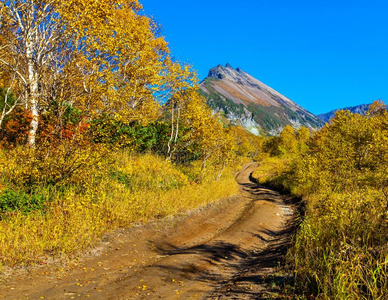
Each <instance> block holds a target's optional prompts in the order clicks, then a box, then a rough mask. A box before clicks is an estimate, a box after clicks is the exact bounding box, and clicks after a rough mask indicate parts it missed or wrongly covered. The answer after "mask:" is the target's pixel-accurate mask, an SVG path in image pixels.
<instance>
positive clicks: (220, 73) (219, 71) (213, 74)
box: [208, 63, 245, 81]
mask: <svg viewBox="0 0 388 300" xmlns="http://www.w3.org/2000/svg"><path fill="white" fill-rule="evenodd" d="M244 73H245V72H244V71H243V70H241V69H240V68H237V69H234V68H233V67H232V66H231V64H229V63H227V64H226V65H225V67H223V66H222V65H218V66H216V67H214V68H211V69H210V70H209V74H208V77H209V78H214V79H228V80H231V81H241V80H242V76H244Z"/></svg>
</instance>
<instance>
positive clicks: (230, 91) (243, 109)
mask: <svg viewBox="0 0 388 300" xmlns="http://www.w3.org/2000/svg"><path fill="white" fill-rule="evenodd" d="M200 87H201V89H202V92H203V93H204V94H205V95H206V96H207V98H208V103H209V105H210V106H211V107H212V108H213V109H214V110H216V111H219V110H222V111H223V112H224V115H225V116H226V118H228V119H229V120H230V121H231V122H235V123H237V124H240V125H242V126H244V127H245V128H247V129H249V130H251V131H252V130H253V131H255V130H256V131H257V128H261V129H262V130H264V131H266V132H268V133H270V134H277V133H279V132H280V131H281V130H282V129H283V128H284V126H286V125H292V126H293V127H294V128H299V127H300V126H307V127H309V128H312V129H313V128H318V127H320V126H322V124H323V122H322V121H321V120H320V119H318V118H317V117H316V116H314V115H313V114H311V113H310V112H308V111H307V110H305V109H304V108H302V107H301V106H299V105H298V104H296V103H295V102H293V101H292V100H290V99H288V98H287V97H285V96H284V95H282V94H280V93H279V92H277V91H276V90H274V89H272V88H271V87H269V86H268V85H266V84H264V83H263V82H261V81H259V80H258V79H256V78H254V77H253V76H252V75H250V74H248V73H247V72H245V71H243V70H242V69H240V68H236V69H234V68H233V67H232V66H231V65H230V64H229V63H227V64H226V65H225V67H224V66H222V65H218V66H216V67H214V68H211V69H210V71H209V75H208V78H207V79H205V80H203V81H202V83H201V86H200ZM252 128H253V129H252ZM255 128H256V129H255Z"/></svg>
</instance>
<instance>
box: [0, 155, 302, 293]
mask: <svg viewBox="0 0 388 300" xmlns="http://www.w3.org/2000/svg"><path fill="white" fill-rule="evenodd" d="M257 166H258V165H257V164H255V163H251V164H248V165H246V166H245V167H244V168H243V169H242V170H241V171H240V172H239V173H238V174H237V175H236V181H237V182H238V184H239V185H240V186H241V192H240V194H239V195H236V196H234V197H231V198H228V199H224V200H221V201H220V202H219V203H217V204H215V205H210V206H207V207H205V208H202V209H199V210H196V211H193V212H191V213H188V214H186V215H184V216H178V217H174V218H167V219H164V220H160V221H155V222H151V223H148V224H146V225H139V226H135V227H132V228H130V229H121V230H118V231H116V232H114V233H111V234H110V235H108V236H106V238H105V239H104V241H103V242H101V243H100V244H99V245H97V246H96V247H95V248H94V249H93V251H91V252H90V253H89V254H88V255H86V256H84V257H83V258H82V259H80V260H79V261H78V262H77V263H73V264H71V265H66V266H63V265H62V267H60V266H55V265H51V266H45V267H41V268H37V269H34V270H29V271H28V272H25V273H22V272H15V273H14V274H11V275H9V276H7V277H4V276H3V278H2V280H1V281H2V282H1V283H0V299H85V298H89V299H267V298H271V297H280V296H281V292H282V291H281V289H282V286H283V285H284V284H285V283H287V282H288V281H289V280H290V276H288V275H287V274H286V273H284V271H283V266H284V256H285V253H286V251H287V247H288V246H289V244H290V236H291V232H292V230H293V219H294V213H295V206H294V204H293V203H294V199H292V198H291V197H289V196H285V195H282V194H280V193H279V192H277V191H274V190H272V189H268V188H264V187H261V186H259V185H258V184H257V182H256V181H255V179H254V178H253V177H252V173H253V171H254V170H255V168H257Z"/></svg>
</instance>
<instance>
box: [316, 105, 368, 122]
mask: <svg viewBox="0 0 388 300" xmlns="http://www.w3.org/2000/svg"><path fill="white" fill-rule="evenodd" d="M371 104H372V103H369V104H360V105H356V106H349V107H344V108H337V109H334V110H331V111H329V112H327V113H323V114H318V115H317V117H318V118H320V119H321V120H323V121H324V122H326V123H327V122H329V121H330V120H331V119H333V118H334V116H335V114H336V112H337V111H339V110H349V111H350V112H351V113H356V114H360V115H364V114H365V112H366V111H367V110H368V109H369V107H370V105H371Z"/></svg>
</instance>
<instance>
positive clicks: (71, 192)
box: [0, 153, 238, 266]
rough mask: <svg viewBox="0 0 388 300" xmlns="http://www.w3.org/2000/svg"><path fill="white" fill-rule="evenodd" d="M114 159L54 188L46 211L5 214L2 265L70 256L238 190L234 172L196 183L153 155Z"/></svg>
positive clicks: (0, 251)
mask: <svg viewBox="0 0 388 300" xmlns="http://www.w3.org/2000/svg"><path fill="white" fill-rule="evenodd" d="M112 161H113V162H114V163H113V164H112V165H108V164H106V165H105V166H103V167H102V168H101V169H100V171H98V172H97V171H96V172H95V174H92V176H94V177H93V178H91V179H90V181H89V184H88V185H87V186H83V187H82V188H81V189H80V187H78V186H75V185H67V186H66V187H65V188H64V187H61V188H52V189H51V190H50V191H49V192H47V193H49V196H47V199H48V198H49V199H50V202H49V205H48V206H47V207H46V208H45V209H44V210H35V211H32V212H29V213H27V214H26V213H23V212H18V211H13V212H10V213H7V214H5V216H3V218H2V219H1V220H0V264H1V265H3V266H7V265H8V266H11V265H15V264H17V265H25V264H35V263H40V262H42V261H45V260H46V259H47V258H48V257H50V256H54V255H55V256H58V255H61V254H64V255H65V256H67V255H71V254H73V253H77V252H79V251H83V250H85V249H86V248H87V247H89V246H90V245H92V244H93V243H95V242H96V241H97V240H98V238H100V237H101V236H102V235H103V234H104V233H106V232H108V231H110V230H114V229H116V228H119V227H124V226H126V227H127V226H131V224H134V223H139V222H147V221H149V220H152V219H155V218H161V217H164V216H168V215H174V214H177V213H180V212H184V211H187V210H191V209H194V208H196V207H200V206H202V205H206V204H208V203H211V202H214V201H217V200H219V199H221V198H224V197H228V196H231V195H233V194H236V193H237V190H238V187H237V184H236V183H235V181H234V177H233V176H232V174H231V170H226V171H225V172H224V176H223V177H222V178H221V179H220V180H219V181H206V182H204V183H199V184H197V183H194V182H193V181H191V180H189V178H188V176H187V175H185V174H184V173H183V172H182V171H180V170H179V169H178V168H177V167H175V166H173V165H172V164H171V163H170V162H168V161H165V160H163V159H161V158H159V157H156V156H153V155H143V156H139V155H131V154H130V153H115V154H114V157H113V160H112ZM3 175H4V173H3ZM3 179H4V178H3ZM4 181H5V180H4ZM43 190H44V189H42V191H43Z"/></svg>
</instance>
